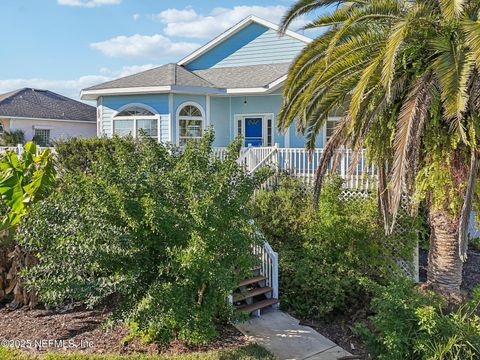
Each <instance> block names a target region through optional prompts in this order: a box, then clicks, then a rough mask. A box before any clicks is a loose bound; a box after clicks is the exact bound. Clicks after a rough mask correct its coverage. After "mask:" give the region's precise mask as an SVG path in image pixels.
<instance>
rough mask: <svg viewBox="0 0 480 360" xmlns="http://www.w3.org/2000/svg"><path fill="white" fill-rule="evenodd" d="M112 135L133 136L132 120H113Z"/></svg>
mask: <svg viewBox="0 0 480 360" xmlns="http://www.w3.org/2000/svg"><path fill="white" fill-rule="evenodd" d="M114 128H115V129H114V133H115V134H116V135H118V136H127V135H133V120H115V121H114Z"/></svg>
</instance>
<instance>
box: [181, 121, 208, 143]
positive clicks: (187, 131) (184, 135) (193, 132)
mask: <svg viewBox="0 0 480 360" xmlns="http://www.w3.org/2000/svg"><path fill="white" fill-rule="evenodd" d="M179 125H180V131H179V133H180V145H185V144H186V143H187V142H188V141H189V140H194V141H199V140H200V139H201V138H202V132H203V129H202V120H182V119H180V120H179Z"/></svg>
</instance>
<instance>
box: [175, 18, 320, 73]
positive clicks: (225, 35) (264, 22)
mask: <svg viewBox="0 0 480 360" xmlns="http://www.w3.org/2000/svg"><path fill="white" fill-rule="evenodd" d="M251 23H257V24H260V25H263V26H265V27H266V28H268V29H271V30H274V31H279V30H280V26H278V25H276V24H274V23H272V22H270V21H267V20H264V19H261V18H259V17H257V16H254V15H251V16H249V17H247V18H245V19H244V20H242V21H241V22H239V23H238V24H237V25H235V26H233V27H232V28H230V29H228V30H227V31H225V32H224V33H222V34H220V35H219V36H217V37H216V38H214V39H213V40H212V41H210V42H208V43H207V44H205V45H204V46H202V47H201V48H199V49H198V50H196V51H194V52H193V53H191V54H190V55H188V56H186V57H185V58H183V59H182V60H180V61H179V62H178V65H186V64H188V63H189V62H191V61H193V60H195V59H196V58H198V57H200V56H201V55H203V54H205V53H206V52H208V51H209V50H210V49H212V48H214V47H215V46H217V45H218V44H219V43H221V42H223V41H224V40H226V39H228V38H229V37H230V36H232V35H233V34H236V33H237V32H239V31H240V30H242V29H243V28H245V27H247V26H248V25H250V24H251ZM285 35H288V36H290V37H293V38H295V39H297V40H300V41H302V42H304V43H305V44H308V43H310V42H311V41H312V39H310V38H308V37H306V36H304V35H301V34H298V33H296V32H294V31H291V30H287V31H286V32H285Z"/></svg>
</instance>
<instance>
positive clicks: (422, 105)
mask: <svg viewBox="0 0 480 360" xmlns="http://www.w3.org/2000/svg"><path fill="white" fill-rule="evenodd" d="M432 80H433V74H432V72H431V71H427V72H426V73H425V74H424V75H422V76H421V77H420V78H418V79H417V81H416V83H415V86H414V87H413V88H412V90H411V92H410V94H409V96H408V99H407V100H406V101H405V102H404V104H403V106H402V108H401V110H400V115H399V117H398V121H397V130H396V133H395V140H394V158H393V166H392V172H391V187H390V194H389V195H390V204H389V205H390V213H391V215H392V224H391V226H390V231H393V226H394V224H395V219H396V216H397V214H398V209H399V206H400V202H401V198H402V193H403V185H404V181H405V173H406V169H407V166H408V152H409V149H410V146H412V144H413V143H414V139H415V138H416V137H418V136H420V134H421V132H422V131H423V124H424V121H425V118H426V117H427V112H428V108H429V102H430V100H431V96H430V93H429V91H430V90H431V89H430V87H431V85H432Z"/></svg>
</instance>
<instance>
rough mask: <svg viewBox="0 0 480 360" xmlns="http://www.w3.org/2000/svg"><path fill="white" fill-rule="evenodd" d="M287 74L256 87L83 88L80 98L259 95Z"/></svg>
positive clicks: (280, 82)
mask: <svg viewBox="0 0 480 360" xmlns="http://www.w3.org/2000/svg"><path fill="white" fill-rule="evenodd" d="M286 79H287V75H284V76H282V77H281V78H279V79H277V80H275V81H273V82H272V83H270V84H268V85H267V86H265V87H258V88H228V89H220V88H195V87H191V88H189V87H177V86H150V87H135V88H116V89H101V90H83V91H82V93H81V95H80V98H81V99H82V100H96V99H97V98H98V97H100V96H115V95H149V94H150V95H151V94H163V93H167V94H170V93H173V94H196V95H198V94H200V95H218V96H223V95H244V94H252V95H255V94H257V95H261V94H268V93H271V92H273V91H275V90H277V89H279V88H280V87H281V86H282V85H283V83H284V82H285V80H286Z"/></svg>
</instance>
